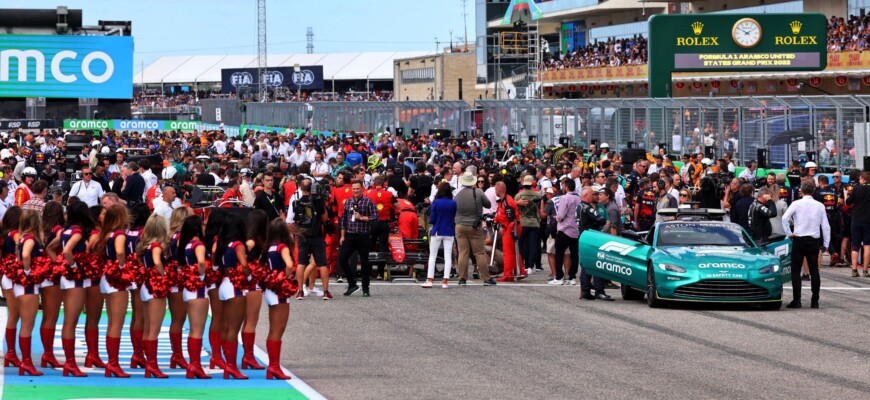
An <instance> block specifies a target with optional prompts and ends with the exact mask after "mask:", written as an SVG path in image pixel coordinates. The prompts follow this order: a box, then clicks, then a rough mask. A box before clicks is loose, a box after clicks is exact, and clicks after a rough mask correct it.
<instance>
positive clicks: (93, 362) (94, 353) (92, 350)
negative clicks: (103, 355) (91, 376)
mask: <svg viewBox="0 0 870 400" xmlns="http://www.w3.org/2000/svg"><path fill="white" fill-rule="evenodd" d="M85 343H87V345H88V355H87V357H85V367H86V368H91V367H95V368H106V363H104V362H103V360H101V359H100V346H99V343H100V331H99V330H97V329H85Z"/></svg>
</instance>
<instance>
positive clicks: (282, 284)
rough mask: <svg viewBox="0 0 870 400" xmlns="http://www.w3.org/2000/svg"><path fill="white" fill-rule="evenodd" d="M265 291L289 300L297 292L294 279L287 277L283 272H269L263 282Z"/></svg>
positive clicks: (297, 286)
mask: <svg viewBox="0 0 870 400" xmlns="http://www.w3.org/2000/svg"><path fill="white" fill-rule="evenodd" d="M263 284H264V286H265V287H266V289H269V290H271V291H272V292H274V293H275V294H276V295H278V297H280V298H284V299H289V298H291V297H293V295H294V294H296V292H297V291H298V290H299V285H298V284H297V283H296V279H293V277H292V276H291V277H288V276H287V274H285V273H284V271H271V272H270V273H269V275H268V276H267V277H266V279H265V280H264V281H263Z"/></svg>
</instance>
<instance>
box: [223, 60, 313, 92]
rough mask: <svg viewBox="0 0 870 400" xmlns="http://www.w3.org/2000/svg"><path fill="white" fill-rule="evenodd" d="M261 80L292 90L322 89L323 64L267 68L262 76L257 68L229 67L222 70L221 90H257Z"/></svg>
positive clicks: (274, 86)
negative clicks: (295, 69)
mask: <svg viewBox="0 0 870 400" xmlns="http://www.w3.org/2000/svg"><path fill="white" fill-rule="evenodd" d="M260 81H262V82H263V83H265V84H266V86H267V87H270V88H276V87H281V86H285V87H287V88H289V89H290V90H298V89H302V90H322V89H323V66H322V65H312V66H304V67H300V68H299V72H296V71H294V68H293V67H274V68H267V69H266V73H264V74H263V76H262V77H260V76H258V74H257V69H256V68H228V69H222V70H221V91H222V92H223V93H233V92H236V91H238V90H254V91H256V90H257V87H258V86H259V85H260Z"/></svg>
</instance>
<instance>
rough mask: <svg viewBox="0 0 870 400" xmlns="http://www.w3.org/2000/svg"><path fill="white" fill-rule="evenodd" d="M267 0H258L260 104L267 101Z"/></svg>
mask: <svg viewBox="0 0 870 400" xmlns="http://www.w3.org/2000/svg"><path fill="white" fill-rule="evenodd" d="M266 54H267V52H266V0H257V82H258V87H257V89H258V90H257V93H259V96H260V102H265V101H266V83H265V82H263V75H265V74H266V65H267V62H266V61H267V60H266Z"/></svg>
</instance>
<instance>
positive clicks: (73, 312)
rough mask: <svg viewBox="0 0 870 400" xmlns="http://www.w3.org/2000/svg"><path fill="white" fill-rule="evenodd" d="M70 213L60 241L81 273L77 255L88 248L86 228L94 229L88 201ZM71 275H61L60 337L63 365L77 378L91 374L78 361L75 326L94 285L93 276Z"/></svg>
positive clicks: (73, 265)
mask: <svg viewBox="0 0 870 400" xmlns="http://www.w3.org/2000/svg"><path fill="white" fill-rule="evenodd" d="M68 215H69V217H68V218H67V227H66V229H64V230H63V232H61V234H60V245H61V248H62V249H63V257H64V258H65V259H66V262H67V263H68V264H69V269H70V270H71V271H76V270H78V273H79V274H81V273H82V270H83V268H84V267H85V266H84V265H78V264H77V263H76V260H75V259H76V258H79V259H81V255H84V254H85V252H86V250H87V242H86V241H85V234H86V233H85V232H88V233H90V232H91V231H92V230H93V229H94V222H93V221H92V220H91V216H90V213H88V205H87V204H85V203H82V202H78V203H75V204H73V205H71V206H70V207H69V212H68ZM68 276H69V275H68ZM68 276H63V277H61V278H60V289H61V290H62V291H63V331H62V332H61V335H60V338H61V342H62V343H63V354H64V356H65V357H66V362H65V363H64V365H63V376H69V375H70V374H72V376H74V377H76V378H83V377H86V376H88V375H87V374H85V373H84V372H82V371H81V370H79V367H78V365H76V355H75V354H76V349H75V343H76V326H77V325H78V322H79V316H80V315H81V313H82V308H83V307H84V303H85V297H86V294H85V293H86V291H87V289H88V288H89V287H90V286H91V280H90V279H89V278H86V277H80V278H78V279H75V280H70V279H68ZM101 311H102V310H101Z"/></svg>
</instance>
